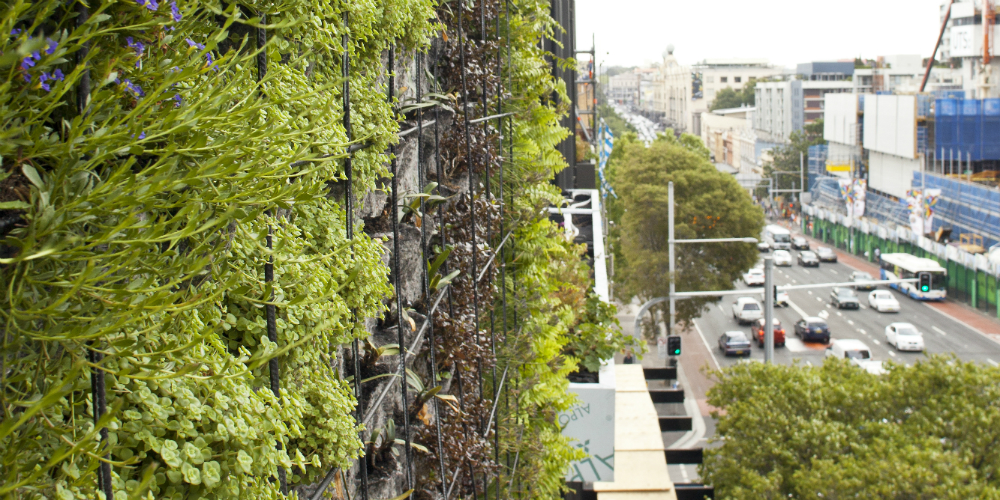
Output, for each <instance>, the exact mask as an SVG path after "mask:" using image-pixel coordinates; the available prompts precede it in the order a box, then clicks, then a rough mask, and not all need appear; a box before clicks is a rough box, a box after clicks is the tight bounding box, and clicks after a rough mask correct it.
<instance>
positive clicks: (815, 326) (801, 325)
mask: <svg viewBox="0 0 1000 500" xmlns="http://www.w3.org/2000/svg"><path fill="white" fill-rule="evenodd" d="M795 335H796V336H797V337H799V338H801V339H802V340H803V341H804V342H820V343H823V344H828V343H830V327H829V326H828V325H827V324H826V321H824V320H823V318H816V317H809V318H804V319H800V320H799V322H798V323H795Z"/></svg>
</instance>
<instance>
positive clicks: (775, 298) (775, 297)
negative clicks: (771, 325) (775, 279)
mask: <svg viewBox="0 0 1000 500" xmlns="http://www.w3.org/2000/svg"><path fill="white" fill-rule="evenodd" d="M773 288H774V303H775V304H777V303H778V287H777V286H775V287H773Z"/></svg>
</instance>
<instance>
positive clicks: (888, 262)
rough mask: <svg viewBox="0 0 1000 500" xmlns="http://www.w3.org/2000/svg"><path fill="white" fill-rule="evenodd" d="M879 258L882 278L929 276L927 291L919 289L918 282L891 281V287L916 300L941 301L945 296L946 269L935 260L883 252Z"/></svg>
mask: <svg viewBox="0 0 1000 500" xmlns="http://www.w3.org/2000/svg"><path fill="white" fill-rule="evenodd" d="M879 260H880V265H881V267H882V271H881V272H880V273H879V274H881V278H882V279H884V280H894V279H913V278H917V279H919V278H920V277H921V276H928V277H929V278H930V289H929V290H927V291H923V290H921V289H920V285H919V283H892V284H890V285H889V286H890V287H891V288H895V289H896V290H899V291H900V292H903V293H905V294H907V295H909V296H910V298H913V299H916V300H936V301H941V300H944V299H945V297H947V294H948V291H947V289H948V271H947V270H946V269H945V268H943V267H941V264H938V262H937V261H936V260H933V259H925V258H922V257H917V256H916V255H910V254H908V253H884V254H882V256H881V257H880V258H879Z"/></svg>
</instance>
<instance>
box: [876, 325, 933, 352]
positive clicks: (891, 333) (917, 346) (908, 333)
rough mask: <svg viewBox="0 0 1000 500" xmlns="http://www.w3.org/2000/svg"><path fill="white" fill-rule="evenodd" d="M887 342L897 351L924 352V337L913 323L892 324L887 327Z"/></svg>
mask: <svg viewBox="0 0 1000 500" xmlns="http://www.w3.org/2000/svg"><path fill="white" fill-rule="evenodd" d="M885 341H886V343H887V344H889V345H891V346H893V347H895V348H896V350H897V351H916V352H923V350H924V336H923V334H921V333H920V330H917V327H915V326H913V324H912V323H892V324H891V325H889V326H887V327H885Z"/></svg>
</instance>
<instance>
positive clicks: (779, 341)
mask: <svg viewBox="0 0 1000 500" xmlns="http://www.w3.org/2000/svg"><path fill="white" fill-rule="evenodd" d="M771 324H772V325H774V345H776V346H778V347H784V346H785V329H784V328H782V327H781V321H780V320H778V318H774V319H773V320H771ZM750 333H751V335H752V336H753V338H754V340H756V341H757V345H759V346H760V347H764V318H761V319H758V320H757V321H756V322H754V324H753V327H751V332H750Z"/></svg>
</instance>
